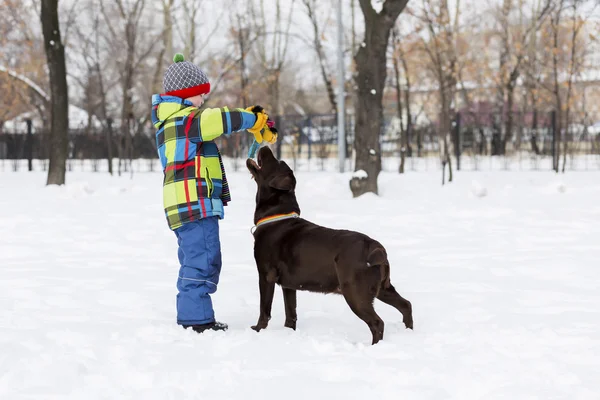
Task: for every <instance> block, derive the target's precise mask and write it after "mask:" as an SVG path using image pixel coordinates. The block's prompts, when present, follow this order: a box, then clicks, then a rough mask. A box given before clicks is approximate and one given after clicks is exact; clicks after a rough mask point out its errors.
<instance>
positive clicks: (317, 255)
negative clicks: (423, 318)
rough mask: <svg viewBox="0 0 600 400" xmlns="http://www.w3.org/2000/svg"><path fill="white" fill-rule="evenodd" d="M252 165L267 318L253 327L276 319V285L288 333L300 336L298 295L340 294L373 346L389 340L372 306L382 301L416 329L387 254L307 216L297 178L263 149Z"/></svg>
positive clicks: (249, 163) (257, 247)
mask: <svg viewBox="0 0 600 400" xmlns="http://www.w3.org/2000/svg"><path fill="white" fill-rule="evenodd" d="M246 167H247V168H248V170H249V171H250V173H251V174H252V177H253V178H254V180H255V181H256V184H257V192H256V209H255V212H254V224H255V229H254V232H253V235H254V258H255V260H256V266H257V269H258V278H259V290H260V315H259V317H258V322H257V323H256V325H254V326H252V329H254V330H255V331H257V332H259V331H260V330H261V329H265V328H266V327H267V325H268V323H269V320H270V319H271V305H272V304H273V295H274V292H275V284H278V285H280V286H281V288H282V290H283V300H284V306H285V325H284V326H285V327H287V328H291V329H293V330H296V320H297V314H296V291H298V290H305V291H309V292H319V293H337V294H341V295H343V296H344V298H345V299H346V302H347V303H348V305H349V306H350V309H351V310H352V311H353V312H354V313H355V314H356V315H357V316H358V318H360V319H361V320H363V321H364V322H365V323H366V324H367V326H368V327H369V329H370V331H371V334H372V336H373V340H372V344H376V343H377V342H379V341H380V340H382V339H383V330H384V323H383V320H382V319H381V318H380V317H379V316H378V315H377V313H376V312H375V309H374V308H373V301H374V299H375V298H377V299H379V300H381V301H382V302H384V303H386V304H389V305H391V306H393V307H395V308H396V309H398V310H399V311H400V312H401V313H402V316H403V318H402V321H403V322H404V325H405V326H406V328H410V329H413V316H412V305H411V303H410V301H408V300H406V299H404V298H403V297H402V296H400V295H399V294H398V292H396V289H394V286H392V283H391V282H390V264H389V261H388V257H387V253H386V250H385V248H384V247H383V246H382V245H381V244H380V243H379V242H377V241H376V240H373V239H371V238H370V237H368V236H366V235H364V234H362V233H359V232H354V231H348V230H334V229H328V228H325V227H321V226H319V225H316V224H314V223H312V222H309V221H307V220H305V219H303V218H300V207H299V206H298V201H297V200H296V194H295V189H296V178H295V176H294V173H293V171H292V170H291V168H290V167H289V166H288V165H287V164H286V163H285V162H284V161H280V160H277V159H276V158H275V156H274V155H273V152H272V151H271V150H270V149H269V148H268V147H262V148H261V149H260V150H259V152H258V155H257V162H255V161H254V160H253V159H248V160H247V161H246Z"/></svg>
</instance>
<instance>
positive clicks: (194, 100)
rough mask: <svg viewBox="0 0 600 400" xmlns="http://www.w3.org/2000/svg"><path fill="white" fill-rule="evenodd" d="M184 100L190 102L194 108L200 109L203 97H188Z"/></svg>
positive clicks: (201, 95) (200, 95)
mask: <svg viewBox="0 0 600 400" xmlns="http://www.w3.org/2000/svg"><path fill="white" fill-rule="evenodd" d="M186 100H188V101H190V102H191V103H192V104H193V105H194V106H195V107H200V106H201V105H202V104H204V95H203V94H199V95H198V96H194V97H188V98H187V99H186Z"/></svg>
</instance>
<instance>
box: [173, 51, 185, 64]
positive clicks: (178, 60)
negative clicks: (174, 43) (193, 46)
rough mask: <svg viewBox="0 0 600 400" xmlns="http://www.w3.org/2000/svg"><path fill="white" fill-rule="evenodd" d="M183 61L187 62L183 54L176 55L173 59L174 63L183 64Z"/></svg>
mask: <svg viewBox="0 0 600 400" xmlns="http://www.w3.org/2000/svg"><path fill="white" fill-rule="evenodd" d="M182 61H185V58H184V57H183V54H181V53H177V54H175V56H174V57H173V62H174V63H178V62H182Z"/></svg>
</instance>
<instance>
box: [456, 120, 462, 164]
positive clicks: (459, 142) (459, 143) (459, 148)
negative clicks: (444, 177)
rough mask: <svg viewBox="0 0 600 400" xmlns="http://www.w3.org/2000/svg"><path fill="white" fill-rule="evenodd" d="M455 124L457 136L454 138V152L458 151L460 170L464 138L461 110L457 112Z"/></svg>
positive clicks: (457, 157) (457, 162)
mask: <svg viewBox="0 0 600 400" xmlns="http://www.w3.org/2000/svg"><path fill="white" fill-rule="evenodd" d="M455 125H456V126H455V128H456V133H455V134H456V138H455V139H454V143H455V146H454V152H455V153H456V170H457V171H460V154H461V152H462V140H461V135H460V112H457V113H456V120H455Z"/></svg>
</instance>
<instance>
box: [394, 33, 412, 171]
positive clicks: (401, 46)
mask: <svg viewBox="0 0 600 400" xmlns="http://www.w3.org/2000/svg"><path fill="white" fill-rule="evenodd" d="M392 39H393V43H394V46H393V49H394V52H393V54H392V64H393V66H394V76H395V80H394V81H395V84H396V103H397V112H398V118H399V120H400V166H399V167H398V172H399V173H401V174H403V173H404V172H405V163H406V156H407V155H409V156H412V148H411V136H412V133H413V121H414V117H413V113H412V111H411V91H412V82H411V71H410V68H409V64H408V54H407V50H405V46H406V43H403V42H405V41H404V39H405V37H403V36H402V35H401V34H400V31H399V29H398V28H397V27H396V28H395V29H393V30H392ZM408 51H409V52H410V51H412V49H409V50H408ZM401 75H402V76H404V90H402V83H401V82H400V76H401ZM405 115H406V118H404V116H405Z"/></svg>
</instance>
